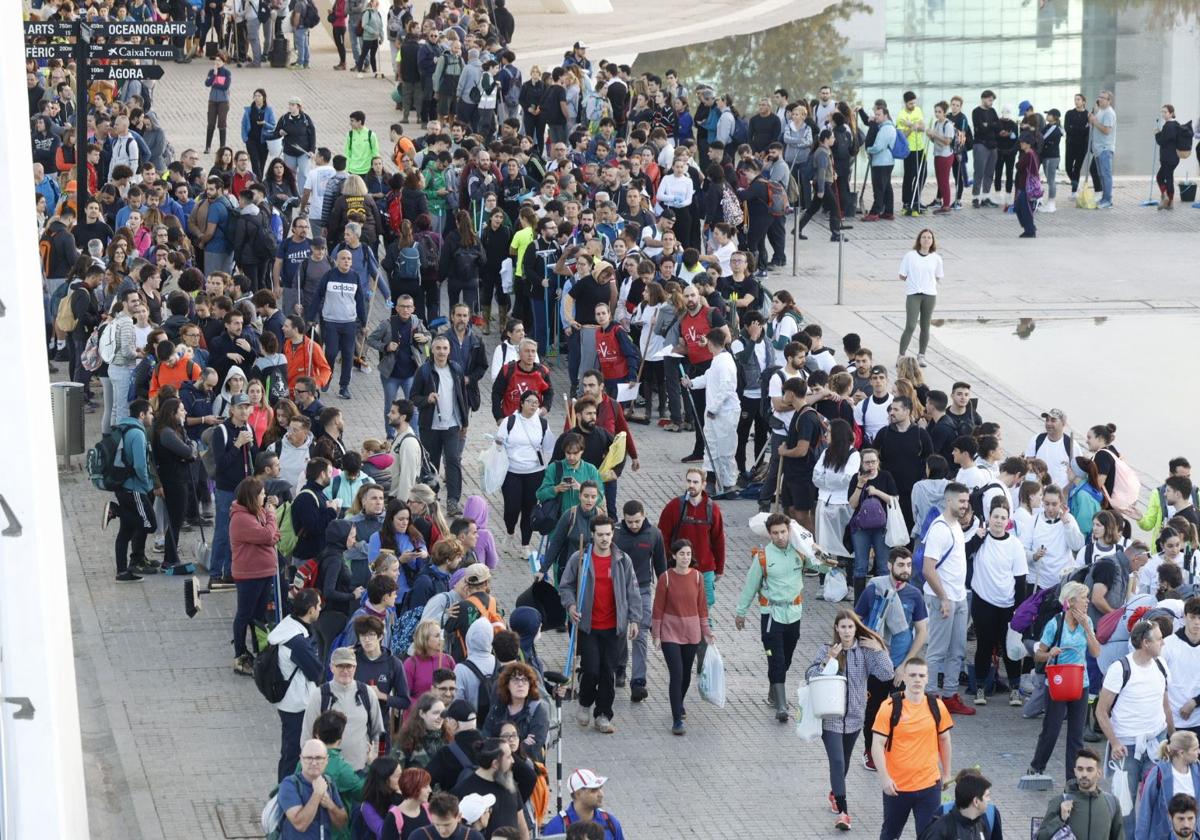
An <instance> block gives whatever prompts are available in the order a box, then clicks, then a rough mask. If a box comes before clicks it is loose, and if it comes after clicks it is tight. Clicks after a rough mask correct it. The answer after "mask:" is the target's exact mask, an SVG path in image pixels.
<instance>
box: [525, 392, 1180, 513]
mask: <svg viewBox="0 0 1200 840" xmlns="http://www.w3.org/2000/svg"><path fill="white" fill-rule="evenodd" d="M541 421H542V439H541V440H540V441H538V451H537V457H538V463H539V464H543V465H544V464H545V459H544V456H543V455H542V444H543V443H545V442H546V432H547V431H549V429H550V424H549V423H548V422H546V418H545V417H542V418H541ZM516 425H517V415H515V414H510V415H508V433H509V434H510V435H511V434H512V430H513V427H514V426H516ZM1164 510H1166V508H1164Z"/></svg>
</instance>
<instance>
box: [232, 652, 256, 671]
mask: <svg viewBox="0 0 1200 840" xmlns="http://www.w3.org/2000/svg"><path fill="white" fill-rule="evenodd" d="M233 673H235V674H241V675H242V676H243V677H252V676H254V657H253V656H251V655H250V654H248V653H243V654H242V655H241V656H239V657H238V658H237V659H235V660H233Z"/></svg>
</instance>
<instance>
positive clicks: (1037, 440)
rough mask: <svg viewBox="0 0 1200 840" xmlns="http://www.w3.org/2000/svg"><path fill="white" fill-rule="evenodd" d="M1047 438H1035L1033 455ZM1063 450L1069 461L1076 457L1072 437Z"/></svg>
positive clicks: (1068, 438)
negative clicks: (1065, 451)
mask: <svg viewBox="0 0 1200 840" xmlns="http://www.w3.org/2000/svg"><path fill="white" fill-rule="evenodd" d="M1047 437H1048V435H1047V434H1046V433H1045V432H1042V433H1041V434H1040V435H1038V436H1037V437H1036V438H1034V441H1033V453H1034V455H1035V456H1036V455H1037V451H1038V450H1039V449H1041V448H1042V444H1043V443H1045V442H1046V438H1047ZM1063 448H1064V449H1066V450H1067V460H1068V461H1069V460H1071V459H1072V458H1073V457H1074V452H1075V444H1074V443H1072V441H1071V436H1070V435H1063ZM1164 510H1165V508H1164Z"/></svg>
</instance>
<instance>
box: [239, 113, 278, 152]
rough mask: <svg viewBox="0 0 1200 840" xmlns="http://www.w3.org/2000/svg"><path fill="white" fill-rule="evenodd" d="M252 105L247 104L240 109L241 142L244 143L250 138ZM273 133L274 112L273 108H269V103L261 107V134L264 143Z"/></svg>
mask: <svg viewBox="0 0 1200 840" xmlns="http://www.w3.org/2000/svg"><path fill="white" fill-rule="evenodd" d="M252 107H253V106H252V105H247V106H246V107H245V108H244V109H242V142H243V143H245V142H246V141H247V140H249V139H250V128H251V126H250V109H251V108H252ZM274 133H275V112H274V111H273V110H271V106H270V105H267V106H266V107H265V108H263V127H262V135H261V136H262V138H263V142H264V143H265V142H266V141H267V138H268V137H270V136H271V135H272V134H274Z"/></svg>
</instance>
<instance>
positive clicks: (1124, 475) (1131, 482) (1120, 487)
mask: <svg viewBox="0 0 1200 840" xmlns="http://www.w3.org/2000/svg"><path fill="white" fill-rule="evenodd" d="M1105 448H1106V449H1108V453H1109V454H1110V455H1112V456H1113V464H1114V467H1113V472H1114V476H1113V489H1112V492H1111V493H1109V494H1108V495H1109V500H1110V501H1111V502H1112V506H1113V508H1114V509H1116V510H1122V509H1123V508H1127V507H1129V506H1130V505H1132V504H1133V503H1134V502H1136V501H1137V498H1138V494H1139V493H1140V492H1141V489H1142V482H1141V480H1140V479H1139V478H1138V477H1137V473H1135V472H1134V471H1133V467H1131V466H1129V464H1127V463H1125V459H1124V458H1122V457H1121V456H1120V455H1118V454H1117V453H1116V451H1115V450H1113V449H1112V448H1111V447H1105ZM1163 512H1164V513H1165V512H1166V511H1165V509H1164V511H1163Z"/></svg>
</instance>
